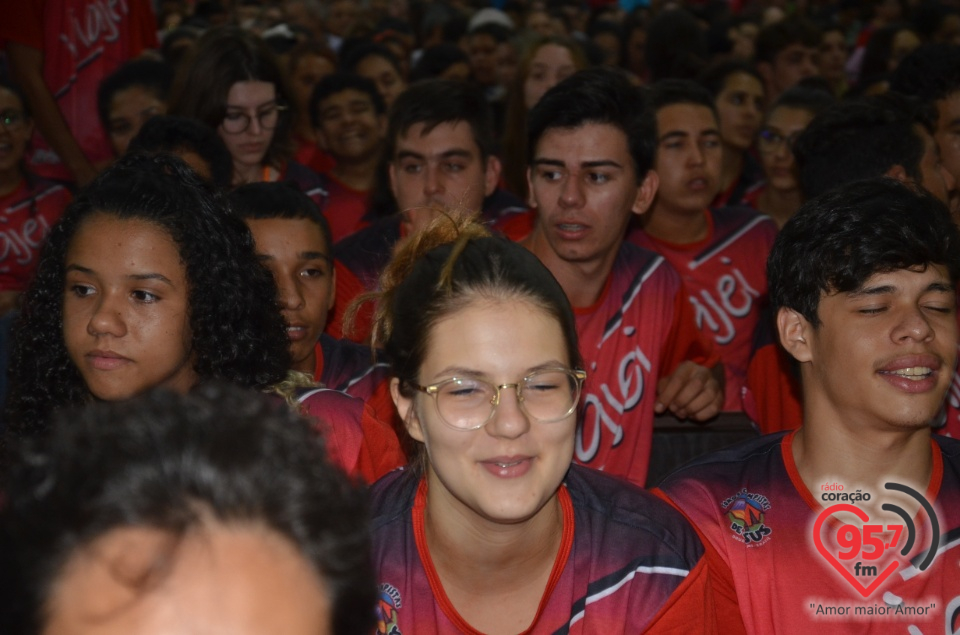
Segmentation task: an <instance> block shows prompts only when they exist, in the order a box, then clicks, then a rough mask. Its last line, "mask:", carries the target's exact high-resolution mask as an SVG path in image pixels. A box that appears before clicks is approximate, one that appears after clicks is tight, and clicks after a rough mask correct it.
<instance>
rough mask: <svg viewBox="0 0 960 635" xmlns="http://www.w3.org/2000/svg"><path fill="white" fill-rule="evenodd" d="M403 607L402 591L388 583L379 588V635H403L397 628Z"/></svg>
mask: <svg viewBox="0 0 960 635" xmlns="http://www.w3.org/2000/svg"><path fill="white" fill-rule="evenodd" d="M402 607H403V601H402V600H401V598H400V591H399V590H398V589H397V587H395V586H393V585H392V584H390V583H388V582H383V583H381V584H380V586H379V587H378V593H377V609H376V611H377V635H403V631H401V630H400V627H399V626H397V622H398V621H399V615H398V614H397V611H398V610H399V609H400V608H402Z"/></svg>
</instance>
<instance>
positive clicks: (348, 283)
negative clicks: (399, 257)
mask: <svg viewBox="0 0 960 635" xmlns="http://www.w3.org/2000/svg"><path fill="white" fill-rule="evenodd" d="M333 269H334V271H335V272H336V273H337V284H336V289H335V291H334V292H335V294H336V299H335V300H334V304H333V311H332V312H331V313H330V317H329V318H328V320H327V328H326V329H324V332H325V333H326V334H327V335H330V336H331V337H335V338H337V339H348V340H351V341H353V342H357V343H359V344H365V343H366V342H368V341H370V333H371V331H372V330H373V309H374V307H373V303H372V302H368V303H366V304H364V305H363V306H362V307H360V311H358V312H357V315H356V317H355V318H354V320H353V328H352V329H350V332H348V333H345V332H344V328H345V325H344V316H345V315H346V312H347V307H348V306H350V303H351V302H353V300H354V299H355V298H356V297H358V296H359V295H361V294H363V293H366V292H367V289H366V288H365V287H364V286H363V283H362V282H360V280H359V279H358V278H357V277H356V276H355V275H353V272H352V271H350V270H349V269H347V268H346V267H345V266H344V265H343V264H342V263H341V262H340V261H339V260H334V261H333Z"/></svg>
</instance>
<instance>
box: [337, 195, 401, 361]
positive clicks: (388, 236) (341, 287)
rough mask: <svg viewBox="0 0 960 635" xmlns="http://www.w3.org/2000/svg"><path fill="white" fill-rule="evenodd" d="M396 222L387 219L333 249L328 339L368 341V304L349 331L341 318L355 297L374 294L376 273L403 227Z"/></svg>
mask: <svg viewBox="0 0 960 635" xmlns="http://www.w3.org/2000/svg"><path fill="white" fill-rule="evenodd" d="M400 220H401V218H400V215H399V214H395V215H393V216H388V217H387V218H384V219H381V220H378V221H377V222H375V223H373V224H372V225H370V226H369V227H364V228H363V229H361V230H360V231H358V232H356V233H354V234H351V235H350V236H347V238H346V239H344V240H342V241H340V242H338V243H337V244H335V245H334V246H333V267H334V269H335V270H336V272H337V283H336V289H335V291H334V292H335V294H336V297H335V299H334V303H333V311H332V312H331V314H330V320H329V321H328V322H327V328H326V329H325V330H324V331H325V332H326V333H328V334H329V335H331V336H333V337H336V338H346V339H349V340H353V341H354V342H366V341H368V340H369V339H370V332H371V330H372V326H373V305H372V304H370V303H368V304H366V305H364V306H363V307H362V310H361V311H360V312H359V313H357V316H356V319H355V320H354V322H353V327H352V328H351V329H346V327H345V324H344V318H345V315H346V311H347V307H349V306H350V303H351V302H353V301H354V300H355V299H356V298H357V296H359V295H361V294H363V293H367V292H369V291H376V289H377V285H378V284H379V283H380V273H381V272H382V271H383V268H384V267H386V266H387V263H388V262H390V258H391V256H392V255H393V250H394V247H395V246H396V244H397V242H398V241H399V240H400V238H401V237H402V233H403V225H402V224H401V222H400Z"/></svg>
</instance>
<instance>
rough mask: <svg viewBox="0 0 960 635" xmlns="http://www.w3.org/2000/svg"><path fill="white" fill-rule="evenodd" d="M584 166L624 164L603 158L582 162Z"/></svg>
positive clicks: (618, 165)
mask: <svg viewBox="0 0 960 635" xmlns="http://www.w3.org/2000/svg"><path fill="white" fill-rule="evenodd" d="M580 167H582V168H622V167H623V166H622V165H620V164H619V163H617V162H616V161H611V160H609V159H601V160H599V161H584V162H583V163H581V164H580Z"/></svg>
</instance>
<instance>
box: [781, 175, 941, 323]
mask: <svg viewBox="0 0 960 635" xmlns="http://www.w3.org/2000/svg"><path fill="white" fill-rule="evenodd" d="M931 264H937V265H942V266H943V267H945V268H946V270H947V273H948V275H949V278H950V283H951V284H952V285H953V286H954V287H955V286H956V285H957V282H958V280H960V233H958V230H957V227H956V226H955V225H954V224H953V222H952V221H951V220H950V215H949V212H948V211H947V208H946V206H945V205H944V204H943V203H941V202H940V201H939V200H937V199H936V198H934V197H933V196H932V195H930V194H929V193H927V192H925V191H921V190H919V189H917V188H913V187H909V186H907V185H903V184H901V183H899V182H898V181H896V180H894V179H890V178H883V177H881V178H873V179H867V180H863V181H858V182H855V183H852V184H850V185H848V186H845V187H843V188H837V189H835V190H831V191H829V192H827V193H826V194H823V195H821V196H818V197H816V198H814V199H811V200H809V201H807V202H806V203H804V205H803V206H802V207H801V208H800V211H798V212H797V214H796V215H795V216H794V217H793V218H792V219H791V220H790V221H789V222H788V223H787V224H786V225H784V227H783V229H782V230H781V231H780V233H779V234H778V235H777V239H776V241H775V242H774V246H773V250H772V251H771V253H770V258H769V260H768V261H767V280H768V284H769V289H770V303H771V306H772V307H773V309H774V311H779V310H781V309H791V310H793V311H796V312H797V313H799V314H800V315H802V316H803V317H804V318H805V319H806V320H807V321H808V322H809V323H810V324H811V325H812V326H813V327H814V328H818V327H819V326H820V323H821V322H820V319H819V317H818V307H819V305H820V300H821V298H822V297H823V296H824V295H829V294H834V293H850V292H853V291H856V290H858V289H860V288H862V287H863V285H864V284H865V283H866V282H867V280H868V279H869V278H870V277H871V276H873V275H874V274H878V273H889V272H892V271H897V270H900V269H924V268H926V267H927V266H929V265H931Z"/></svg>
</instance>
